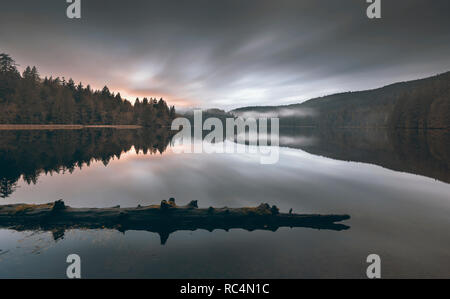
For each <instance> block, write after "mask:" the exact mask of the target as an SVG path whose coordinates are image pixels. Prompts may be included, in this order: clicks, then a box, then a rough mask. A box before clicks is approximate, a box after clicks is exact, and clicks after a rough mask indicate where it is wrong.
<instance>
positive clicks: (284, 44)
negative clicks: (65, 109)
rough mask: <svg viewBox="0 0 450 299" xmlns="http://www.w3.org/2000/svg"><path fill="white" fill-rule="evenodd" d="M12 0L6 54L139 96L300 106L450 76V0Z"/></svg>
mask: <svg viewBox="0 0 450 299" xmlns="http://www.w3.org/2000/svg"><path fill="white" fill-rule="evenodd" d="M81 3H82V18H81V20H70V19H68V18H67V17H66V12H65V11H66V7H67V5H68V4H66V1H65V0H39V1H36V0H29V1H25V0H2V1H1V5H0V52H7V53H9V54H10V55H12V56H13V58H15V59H16V61H17V63H19V64H20V65H21V69H22V68H23V67H25V66H27V65H36V66H37V67H38V70H39V71H40V73H41V75H42V76H45V75H54V76H61V77H62V76H64V77H66V78H69V77H72V78H73V79H74V80H75V81H77V82H79V81H82V82H83V83H90V84H91V86H93V87H94V88H102V87H103V86H104V85H108V86H109V87H110V89H111V90H114V91H120V92H121V94H122V95H123V96H126V97H127V98H128V99H130V100H134V98H135V97H141V98H142V97H143V96H147V97H164V98H165V99H166V100H167V101H168V102H169V103H170V104H175V105H177V106H190V107H204V108H209V107H219V108H223V109H231V108H236V107H241V106H247V105H281V104H288V103H298V102H302V101H304V100H307V99H309V98H312V97H316V96H321V95H326V94H330V93H335V92H341V91H349V90H361V89H368V88H375V87H380V86H383V85H386V84H389V83H392V82H396V81H403V80H410V79H415V78H420V77H426V76H429V75H433V74H437V73H441V72H445V71H449V70H450V1H448V0H433V1H429V0H395V1H392V0H382V17H383V18H382V19H381V20H369V19H368V18H367V17H366V12H365V11H366V7H367V6H368V4H366V1H365V0H339V1H336V0H326V1H325V0H311V1H309V0H308V1H306V0H292V1H283V0H201V1H200V0H177V1H174V0H161V1H153V0H142V1H140V0H139V1H138V0H133V1H118V0H117V1H114V0H81Z"/></svg>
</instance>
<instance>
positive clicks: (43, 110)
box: [0, 54, 175, 127]
mask: <svg viewBox="0 0 450 299" xmlns="http://www.w3.org/2000/svg"><path fill="white" fill-rule="evenodd" d="M174 117H175V108H174V107H173V106H172V107H170V108H169V107H168V105H167V103H166V102H165V101H164V100H163V99H160V100H157V99H154V98H150V99H147V98H144V99H143V100H142V101H141V100H139V99H136V102H135V104H134V105H132V104H131V102H129V101H128V100H126V99H123V98H122V97H121V95H120V93H117V94H114V93H112V92H111V91H110V90H109V89H108V87H106V86H105V87H104V88H103V89H102V90H92V89H91V87H90V86H89V85H87V86H86V87H84V86H83V84H82V83H79V84H75V82H74V81H73V80H72V79H69V80H68V81H66V80H65V79H64V78H62V79H61V78H52V77H50V78H47V77H45V78H44V79H41V78H40V77H39V73H38V71H37V69H36V67H27V68H26V69H25V71H24V72H23V73H22V74H20V73H19V71H18V69H17V65H16V63H15V61H14V60H13V59H12V58H11V57H10V56H9V55H7V54H0V123H2V124H114V125H120V124H137V125H142V126H149V127H150V126H167V125H169V124H170V122H171V120H172V119H173V118H174Z"/></svg>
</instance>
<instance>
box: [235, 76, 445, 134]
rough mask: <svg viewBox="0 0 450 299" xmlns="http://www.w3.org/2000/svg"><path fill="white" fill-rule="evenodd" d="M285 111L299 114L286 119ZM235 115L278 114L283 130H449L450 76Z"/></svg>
mask: <svg viewBox="0 0 450 299" xmlns="http://www.w3.org/2000/svg"><path fill="white" fill-rule="evenodd" d="M286 111H297V112H302V111H303V112H308V111H312V112H314V113H297V114H302V115H295V113H292V115H286V114H287V113H285V112H286ZM231 112H232V113H234V114H235V115H245V114H246V113H247V114H248V113H249V112H251V113H253V114H258V113H259V114H268V113H269V114H275V115H279V117H280V125H281V126H312V127H323V128H336V127H383V128H410V129H448V128H450V72H447V73H443V74H440V75H436V76H433V77H429V78H425V79H420V80H414V81H408V82H400V83H395V84H391V85H388V86H385V87H382V88H377V89H373V90H365V91H357V92H344V93H338V94H333V95H329V96H324V97H320V98H316V99H311V100H309V101H306V102H303V103H301V104H292V105H286V106H260V107H257V106H256V107H243V108H238V109H235V110H232V111H231Z"/></svg>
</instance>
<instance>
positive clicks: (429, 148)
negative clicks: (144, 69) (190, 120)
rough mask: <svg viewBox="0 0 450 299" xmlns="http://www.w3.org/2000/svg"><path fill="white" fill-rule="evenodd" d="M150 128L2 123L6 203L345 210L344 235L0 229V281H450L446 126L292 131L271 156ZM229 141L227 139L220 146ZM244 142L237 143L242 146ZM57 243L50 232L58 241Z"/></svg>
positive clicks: (449, 136)
mask: <svg viewBox="0 0 450 299" xmlns="http://www.w3.org/2000/svg"><path fill="white" fill-rule="evenodd" d="M170 139H171V138H170V136H169V133H167V132H158V131H151V130H116V129H82V130H55V131H45V130H42V131H40V130H32V131H26V130H16V131H14V130H2V131H0V182H1V186H0V196H1V197H0V204H1V205H4V204H14V203H47V202H52V201H55V200H57V199H60V198H61V199H64V201H65V203H66V204H67V205H69V206H72V207H112V206H116V205H120V206H121V207H135V206H137V205H149V204H156V203H159V202H160V201H161V200H162V199H168V198H169V197H174V198H176V201H177V203H178V204H180V205H182V204H185V203H188V202H189V201H191V200H198V204H199V207H200V208H202V207H203V208H207V207H209V206H213V207H223V206H227V207H243V206H256V205H259V204H260V203H269V204H271V205H272V204H275V205H277V206H278V207H279V208H280V210H281V211H282V212H287V211H288V210H289V209H290V208H292V209H293V211H294V212H295V213H321V214H348V215H350V216H351V219H349V220H346V221H344V222H343V223H344V224H346V225H348V226H350V229H348V230H344V231H329V230H317V229H310V228H280V229H278V230H277V231H275V232H272V231H258V230H256V231H251V232H249V231H246V230H242V229H232V230H230V231H228V232H227V231H223V230H214V231H213V232H209V231H205V230H196V231H176V232H174V233H172V234H170V236H169V238H168V240H167V242H165V244H161V240H160V236H159V235H158V234H156V233H152V232H146V231H126V232H125V233H122V232H119V231H115V230H106V229H105V230H66V231H65V232H64V235H63V236H59V237H58V238H55V237H54V234H52V233H51V232H42V231H16V230H12V229H8V228H4V227H3V228H0V278H53V277H56V278H64V277H66V267H67V264H66V257H67V255H69V254H72V253H76V254H78V255H79V256H80V257H81V263H82V277H83V278H335V277H338V278H364V277H366V268H367V266H368V264H367V263H366V257H367V256H368V255H369V254H372V253H376V254H378V255H380V257H381V262H382V277H384V278H405V277H413V278H419V277H425V278H429V277H440V278H450V184H449V183H450V162H449V161H450V152H449V148H450V132H448V131H432V132H416V131H407V132H399V131H395V132H392V131H384V130H349V129H348V130H335V131H317V130H312V129H299V128H291V129H285V130H282V131H281V135H280V145H281V147H280V149H279V161H278V162H277V163H275V164H269V165H263V164H261V163H260V157H259V154H257V153H256V154H253V153H242V154H226V153H222V154H206V153H203V154H193V153H192V154H189V153H181V154H180V153H176V151H175V149H176V147H177V146H178V145H176V144H173V142H171V140H170ZM225 143H226V144H227V146H229V145H230V144H231V141H225ZM237 146H243V147H245V145H237ZM55 239H56V240H55Z"/></svg>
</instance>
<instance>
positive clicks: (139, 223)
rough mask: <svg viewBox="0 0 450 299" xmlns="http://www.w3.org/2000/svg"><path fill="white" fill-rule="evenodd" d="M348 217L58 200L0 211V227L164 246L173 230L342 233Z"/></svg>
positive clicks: (264, 208)
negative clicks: (112, 232) (103, 234)
mask: <svg viewBox="0 0 450 299" xmlns="http://www.w3.org/2000/svg"><path fill="white" fill-rule="evenodd" d="M349 218H350V216H349V215H317V214H293V213H292V209H291V211H289V213H280V212H279V210H278V208H277V207H276V206H272V207H271V206H270V205H268V204H261V205H259V206H258V207H245V208H227V207H224V208H213V207H209V208H207V209H199V208H198V206H197V201H191V202H190V203H189V204H187V205H186V206H177V205H176V204H175V199H173V198H171V199H170V200H169V201H165V200H163V201H162V202H161V204H160V205H150V206H138V207H135V208H120V206H117V207H112V208H71V207H68V206H66V205H65V204H64V202H63V201H62V200H59V201H56V202H54V203H48V204H41V205H28V204H12V205H4V206H0V228H9V229H14V230H17V231H25V230H39V231H51V232H53V236H54V238H55V240H57V239H59V238H61V237H63V236H64V231H65V230H66V229H105V228H106V229H117V230H119V231H121V232H125V231H127V230H143V231H150V232H155V233H158V234H159V235H160V237H161V243H162V244H165V242H166V241H167V239H168V237H169V235H170V234H171V233H172V232H175V231H178V230H190V231H194V230H197V229H205V230H208V231H213V230H214V229H224V230H227V231H228V230H229V229H232V228H241V229H245V230H248V231H252V230H257V229H259V230H271V231H276V230H277V229H278V228H279V227H291V228H292V227H309V228H314V229H328V230H338V231H339V230H346V229H348V228H349V227H348V226H346V225H344V224H339V223H335V222H338V221H343V220H347V219H349Z"/></svg>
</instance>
